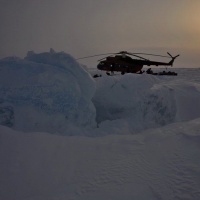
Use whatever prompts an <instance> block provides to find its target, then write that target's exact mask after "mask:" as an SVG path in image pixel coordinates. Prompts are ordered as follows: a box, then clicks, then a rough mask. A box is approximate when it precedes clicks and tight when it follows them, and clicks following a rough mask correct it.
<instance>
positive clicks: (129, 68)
mask: <svg viewBox="0 0 200 200" xmlns="http://www.w3.org/2000/svg"><path fill="white" fill-rule="evenodd" d="M176 57H177V56H176ZM176 57H175V58H176ZM175 58H172V60H171V61H170V62H167V63H165V62H157V61H150V60H147V59H133V58H131V57H130V56H127V55H126V56H124V55H116V56H114V57H113V56H109V57H107V58H106V59H105V60H102V61H100V63H99V64H98V65H97V68H98V69H99V70H104V71H111V72H114V71H116V72H121V73H141V69H142V68H143V66H144V65H147V66H151V65H154V66H169V65H172V64H173V61H174V59H175Z"/></svg>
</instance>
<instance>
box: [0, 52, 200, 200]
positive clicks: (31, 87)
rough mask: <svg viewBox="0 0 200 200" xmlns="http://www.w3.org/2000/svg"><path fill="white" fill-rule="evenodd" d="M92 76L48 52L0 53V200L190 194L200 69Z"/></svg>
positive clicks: (195, 170) (198, 138) (152, 199)
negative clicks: (13, 55) (170, 73)
mask: <svg viewBox="0 0 200 200" xmlns="http://www.w3.org/2000/svg"><path fill="white" fill-rule="evenodd" d="M175 71H176V72H178V76H152V75H147V74H142V75H139V74H126V75H124V76H120V75H116V76H105V75H104V74H103V76H102V77H101V78H97V79H94V80H93V79H92V76H91V75H90V74H89V72H87V71H86V70H85V69H83V67H82V66H81V65H80V64H78V63H77V62H76V61H75V60H74V59H73V57H72V56H70V55H68V54H66V53H64V52H60V53H56V52H54V51H53V50H52V49H51V51H50V52H46V53H41V54H35V53H33V52H29V53H28V54H27V57H26V58H25V59H19V58H6V59H2V60H0V72H1V73H0V124H1V125H0V177H1V178H0V199H2V200H18V199H20V200H66V199H71V200H72V199H73V200H94V199H95V200H102V199H117V200H121V199H125V200H126V199H127V200H132V199H139V200H161V199H162V200H169V199H170V200H182V199H184V200H191V199H192V200H199V199H200V69H189V68H188V69H175Z"/></svg>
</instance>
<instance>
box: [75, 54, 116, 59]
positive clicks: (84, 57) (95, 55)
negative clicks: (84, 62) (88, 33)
mask: <svg viewBox="0 0 200 200" xmlns="http://www.w3.org/2000/svg"><path fill="white" fill-rule="evenodd" d="M110 54H115V53H102V54H96V55H92V56H85V57H81V58H76V60H81V59H85V58H92V57H97V56H103V55H110Z"/></svg>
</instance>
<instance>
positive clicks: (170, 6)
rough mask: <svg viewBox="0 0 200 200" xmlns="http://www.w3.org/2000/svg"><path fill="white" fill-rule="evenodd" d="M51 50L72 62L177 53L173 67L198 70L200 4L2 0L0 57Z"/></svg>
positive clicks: (190, 0)
mask: <svg viewBox="0 0 200 200" xmlns="http://www.w3.org/2000/svg"><path fill="white" fill-rule="evenodd" d="M50 48H53V49H54V50H55V51H65V52H66V53H69V54H71V55H72V56H74V57H75V58H77V57H83V56H87V55H93V54H99V53H107V52H118V51H122V50H126V51H130V52H138V51H140V52H141V51H144V52H146V53H156V54H158V53H159V54H166V52H167V51H169V52H170V53H172V54H173V55H176V54H181V57H179V58H178V59H177V61H176V62H175V66H177V67H200V64H199V63H200V1H199V0H32V1H31V0H0V58H3V57H6V56H19V57H24V56H25V55H26V52H27V51H29V50H33V51H35V52H37V53H39V52H44V51H49V49H50ZM97 59H98V58H94V59H93V60H90V61H83V63H84V62H85V64H88V63H89V64H90V65H93V64H94V65H95V64H96V61H95V60H97ZM87 62H88V63H87Z"/></svg>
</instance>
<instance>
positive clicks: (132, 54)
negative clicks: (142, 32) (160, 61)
mask: <svg viewBox="0 0 200 200" xmlns="http://www.w3.org/2000/svg"><path fill="white" fill-rule="evenodd" d="M126 54H128V55H131V56H135V57H137V58H141V59H143V60H148V59H146V58H143V57H141V56H137V55H135V54H134V53H129V52H127V53H126Z"/></svg>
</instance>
